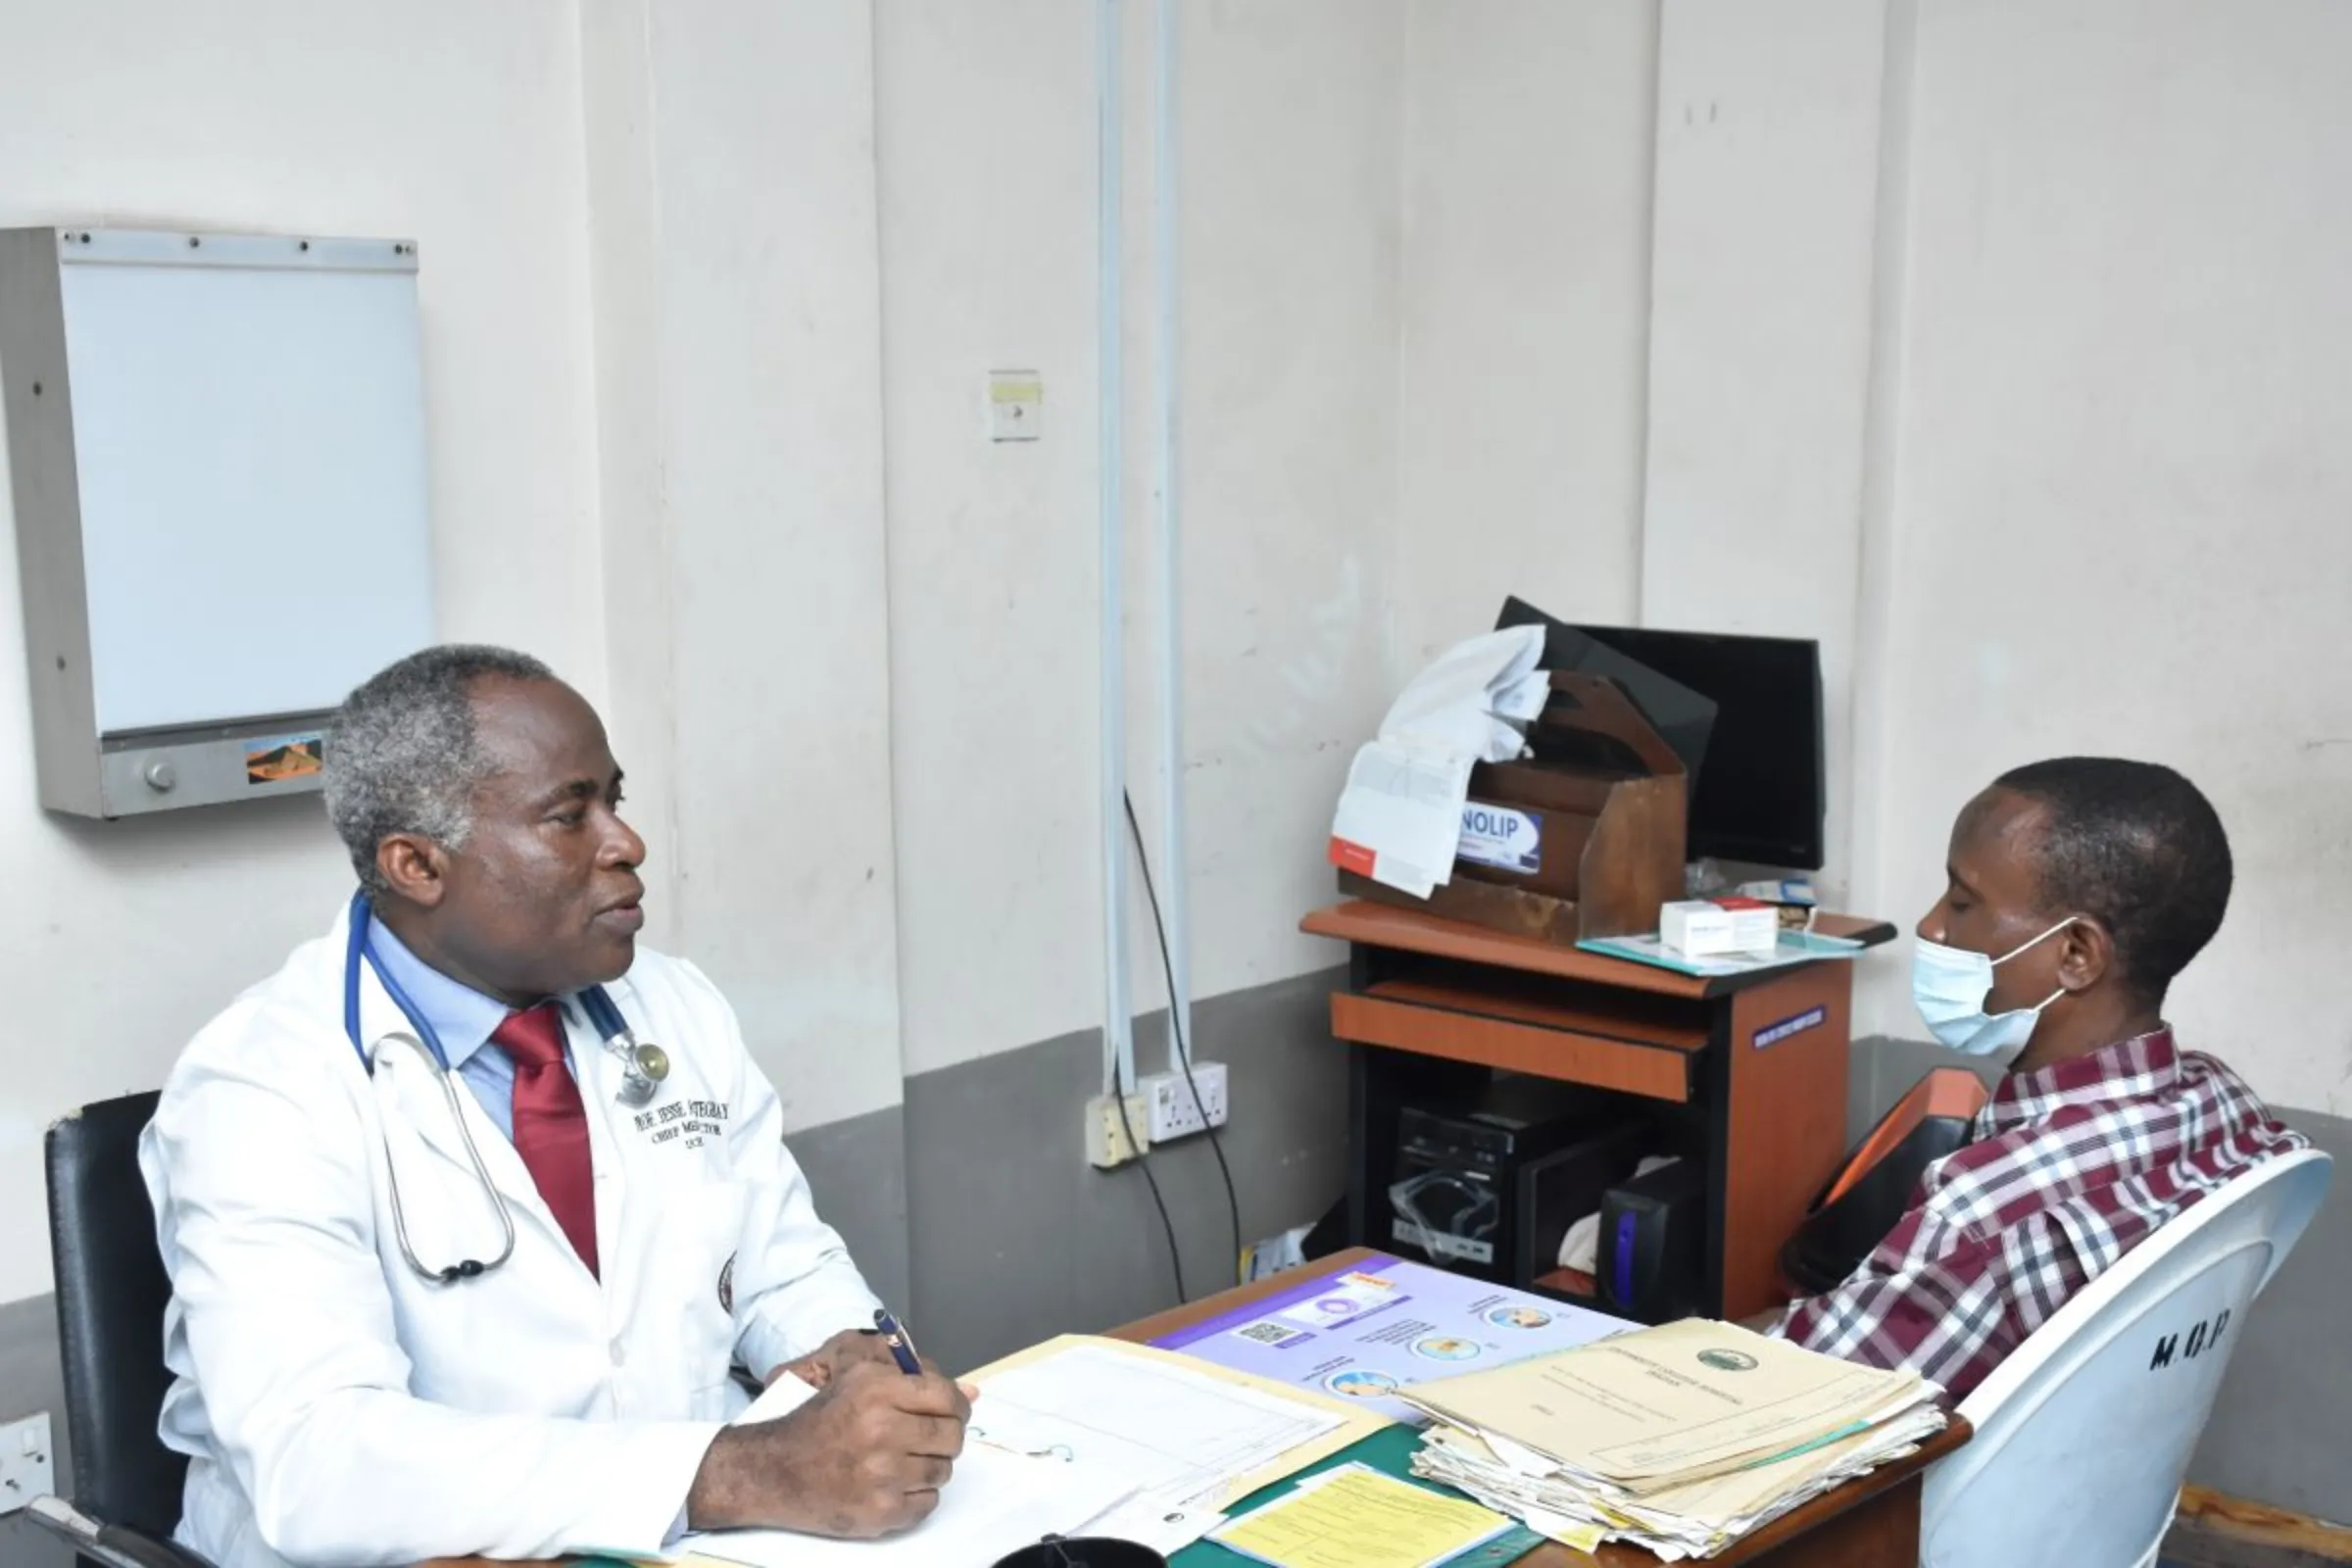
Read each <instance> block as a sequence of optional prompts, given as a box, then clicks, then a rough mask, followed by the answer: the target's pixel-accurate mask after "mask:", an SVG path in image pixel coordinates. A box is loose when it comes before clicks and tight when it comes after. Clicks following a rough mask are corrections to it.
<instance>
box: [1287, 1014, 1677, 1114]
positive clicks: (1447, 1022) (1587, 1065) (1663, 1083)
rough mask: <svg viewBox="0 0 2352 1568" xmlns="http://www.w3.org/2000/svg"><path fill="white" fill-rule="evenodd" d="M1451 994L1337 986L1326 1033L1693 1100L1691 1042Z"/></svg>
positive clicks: (1650, 1095)
mask: <svg viewBox="0 0 2352 1568" xmlns="http://www.w3.org/2000/svg"><path fill="white" fill-rule="evenodd" d="M1381 992H1389V993H1391V994H1390V995H1380V994H1379V993H1381ZM1397 993H1404V995H1399V994H1397ZM1449 1000H1450V999H1446V998H1445V997H1444V995H1443V994H1442V993H1441V992H1440V991H1439V990H1438V988H1436V987H1405V986H1394V987H1392V986H1381V987H1376V988H1374V993H1373V994H1369V995H1366V994H1358V993H1355V992H1349V991H1341V992H1335V993H1333V995H1332V999H1331V1032H1332V1033H1333V1034H1334V1035H1337V1036H1338V1037H1339V1038H1340V1039H1342V1040H1349V1041H1354V1042H1356V1043H1357V1044H1359V1045H1366V1046H1384V1047H1387V1048H1388V1049H1390V1050H1392V1051H1409V1052H1412V1053H1414V1054H1417V1055H1423V1056H1444V1057H1446V1058H1447V1059H1449V1060H1452V1061H1468V1062H1476V1063H1478V1064H1480V1065H1482V1066H1487V1067H1499V1068H1503V1069H1505V1070H1507V1071H1511V1072H1525V1073H1535V1074H1538V1075H1540V1076H1542V1077H1545V1078H1559V1079H1564V1080H1566V1081H1567V1082H1569V1083H1578V1084H1588V1085H1591V1086H1592V1087H1593V1088H1595V1089H1613V1090H1617V1091H1619V1092H1620V1093H1623V1094H1629V1095H1642V1096H1644V1097H1646V1098H1648V1099H1651V1100H1666V1101H1672V1102H1673V1103H1676V1104H1682V1103H1687V1102H1688V1101H1689V1100H1690V1099H1691V1055H1692V1048H1691V1046H1689V1045H1687V1044H1683V1043H1680V1042H1678V1043H1675V1044H1666V1043H1663V1042H1657V1041H1637V1040H1615V1039H1611V1038H1609V1037H1608V1036H1606V1035H1599V1034H1593V1033H1590V1032H1588V1031H1586V1030H1581V1029H1563V1028H1556V1027H1550V1026H1546V1025H1544V1024H1541V1023H1533V1022H1523V1021H1519V1020H1517V1019H1513V1018H1504V1017H1495V1016H1493V1015H1492V1014H1487V1013H1482V1012H1480V1011H1478V1010H1476V1007H1475V1002H1474V999H1471V998H1467V997H1465V998H1463V999H1461V1004H1460V1005H1449ZM1519 1010H1524V1009H1519Z"/></svg>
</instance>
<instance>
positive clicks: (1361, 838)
mask: <svg viewBox="0 0 2352 1568" xmlns="http://www.w3.org/2000/svg"><path fill="white" fill-rule="evenodd" d="M1543 653H1544V631H1543V628H1542V627H1540V626H1514V627H1512V628H1510V629H1509V630H1506V631H1495V632H1488V633H1487V634H1486V635H1484V636H1481V637H1473V638H1471V639H1470V640H1469V641H1467V642H1464V643H1459V644H1456V645H1455V646H1454V647H1452V648H1449V649H1447V650H1446V652H1445V653H1444V654H1442V655H1440V656H1439V658H1438V659H1437V661H1436V662H1433V663H1432V664H1431V665H1430V666H1429V667H1428V668H1427V669H1425V670H1423V671H1422V672H1421V673H1420V674H1419V675H1416V676H1415V677H1413V680H1412V682H1411V683H1410V684H1409V685H1407V686H1406V687H1405V689H1404V690H1403V691H1402V692H1401V693H1399V694H1398V696H1397V701H1396V702H1395V703H1394V704H1393V705H1391V707H1390V709H1389V711H1388V713H1387V715H1386V716H1385V717H1383V718H1382V719H1381V721H1380V733H1379V735H1378V737H1377V738H1376V739H1374V740H1373V741H1372V742H1370V743H1369V744H1368V745H1366V746H1364V747H1363V748H1361V749H1360V750H1359V751H1357V753H1356V754H1355V760H1354V762H1353V763H1352V764H1351V765H1350V766H1349V768H1348V786H1347V788H1346V789H1345V790H1344V791H1343V792H1342V793H1341V795H1340V801H1339V806H1338V808H1337V809H1336V810H1335V811H1334V812H1333V814H1332V825H1331V836H1332V839H1333V841H1334V843H1335V845H1336V846H1339V847H1341V850H1342V853H1345V854H1346V855H1347V856H1348V859H1344V860H1343V861H1342V862H1341V863H1343V864H1351V863H1357V862H1361V863H1362V864H1363V865H1364V866H1365V867H1366V868H1367V873H1368V874H1369V875H1370V876H1371V877H1372V878H1373V880H1375V881H1378V882H1382V883H1385V884H1387V885H1388V886H1390V887H1393V888H1397V889H1398V890H1400V891H1402V892H1405V893H1409V894H1411V895H1413V896H1414V897H1415V898H1427V897H1429V895H1430V893H1431V891H1432V890H1433V889H1435V888H1437V887H1440V886H1443V885H1444V884H1446V883H1447V882H1449V881H1451V880H1452V879H1453V860H1454V855H1455V852H1456V851H1457V850H1458V849H1459V847H1460V844H1461V835H1462V803H1463V800H1464V799H1465V798H1466V797H1467V795H1468V794H1469V789H1470V769H1471V767H1472V765H1473V764H1475V763H1478V762H1500V761H1507V760H1510V759H1512V758H1515V757H1518V756H1519V755H1520V754H1521V752H1522V751H1523V750H1524V749H1525V746H1526V742H1525V739H1524V738H1523V737H1522V735H1521V734H1520V727H1521V726H1522V725H1524V724H1525V723H1526V722H1527V721H1528V720H1529V719H1531V718H1533V717H1535V716H1536V714H1537V713H1539V712H1541V711H1543V708H1544V700H1545V698H1546V696H1547V695H1548V693H1549V691H1550V677H1549V676H1548V675H1546V674H1545V673H1544V671H1542V670H1540V669H1537V668H1536V661H1537V660H1539V659H1540V658H1542V657H1543Z"/></svg>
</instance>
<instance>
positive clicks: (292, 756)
mask: <svg viewBox="0 0 2352 1568" xmlns="http://www.w3.org/2000/svg"><path fill="white" fill-rule="evenodd" d="M325 766H326V737H324V736H323V735H284V736H280V737H278V738H277V739H275V740H267V741H255V742H253V743H251V744H250V745H249V746H247V747H246V749H245V782H246V783H247V784H249V785H252V784H283V783H284V782H285V781H286V780H287V779H290V778H304V777H307V776H309V775H310V774H313V773H317V772H319V771H321V770H322V769H324V768H325Z"/></svg>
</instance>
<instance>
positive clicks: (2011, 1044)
mask: <svg viewBox="0 0 2352 1568" xmlns="http://www.w3.org/2000/svg"><path fill="white" fill-rule="evenodd" d="M2079 918H2080V916H2078V915H2072V914H2070V915H2068V916H2067V917H2066V918H2065V919H2063V920H2061V921H2059V922H2058V923H2057V924H2056V925H2054V926H2052V927H2050V928H2049V929H2048V930H2047V931H2044V932H2043V933H2042V934H2041V935H2039V936H2037V937H2035V938H2034V940H2033V941H2031V942H2028V943H2026V944H2024V945H2023V946H2020V947H2015V948H2012V949H2010V950H2009V951H2008V952H2007V953H2004V954H2002V955H2001V956H1999V957H1997V958H1989V957H1986V956H1985V955H1984V954H1982V953H1970V952H1968V951H1966V950H1965V949H1962V948H1947V947H1945V946H1944V945H1943V944H1942V943H1940V942H1930V941H1929V940H1928V939H1927V938H1926V937H1921V938H1920V939H1919V947H1918V951H1917V953H1916V954H1914V955H1913V956H1912V959H1911V1000H1912V1001H1913V1002H1916V1003H1917V1004H1919V1015H1920V1016H1921V1017H1922V1018H1925V1019H1926V1020H1927V1021H1928V1032H1929V1033H1931V1034H1933V1035H1934V1036H1935V1037H1936V1039H1937V1040H1938V1041H1940V1042H1942V1043H1943V1044H1944V1045H1945V1046H1947V1047H1949V1048H1950V1049H1952V1050H1954V1051H1965V1052H1967V1053H1968V1054H1970V1055H1972V1056H2004V1057H2005V1056H2014V1055H2016V1054H2018V1053H2019V1052H2021V1051H2023V1050H2025V1049H2026V1042H2027V1041H2029V1040H2031V1039H2033V1038H2034V1025H2035V1024H2036V1023H2038V1022H2040V1021H2041V1012H2042V1008H2043V1007H2047V1006H2048V1005H2050V1004H2051V1003H2053V1002H2056V1001H2057V1000H2058V999H2059V998H2060V997H2063V996H2065V995H2066V988H2065V987H2064V986H2061V987H2059V988H2058V989H2057V990H2056V991H2053V992H2051V993H2050V995H2049V996H2048V997H2046V998H2044V999H2043V1001H2042V1003H2041V1005H2040V1006H2034V1007H2019V1008H2017V1009H2016V1010H2015V1011H2012V1012H2002V1013H1988V1012H1986V1011H1985V1002H1986V1001H1987V1000H1989V999H1990V998H1991V996H1992V971H1993V969H1994V967H1995V966H1996V965H1999V964H2004V963H2007V962H2008V961H2009V960H2010V959H2011V958H2014V957H2016V956H2018V955H2019V954H2021V953H2024V952H2025V951H2027V949H2029V948H2035V947H2039V946H2040V945H2041V944H2042V943H2044V942H2047V941H2049V940H2050V938H2052V937H2054V936H2056V935H2057V934H2058V933H2059V932H2061V931H2063V930H2065V929H2066V928H2067V927H2068V926H2070V925H2073V924H2074V923H2075V921H2076V920H2077V919H2079Z"/></svg>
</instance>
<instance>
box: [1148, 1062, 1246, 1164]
mask: <svg viewBox="0 0 2352 1568" xmlns="http://www.w3.org/2000/svg"><path fill="white" fill-rule="evenodd" d="M1195 1084H1198V1085H1199V1086H1200V1088H1201V1098H1200V1101H1199V1103H1195V1102H1194V1099H1193V1086H1194V1085H1195ZM1135 1087H1136V1090H1137V1092H1138V1093H1139V1094H1141V1095H1142V1096H1143V1097H1144V1101H1145V1103H1147V1104H1149V1105H1150V1106H1151V1108H1152V1117H1151V1122H1152V1125H1151V1130H1150V1131H1149V1132H1147V1133H1146V1134H1145V1136H1146V1137H1147V1138H1149V1139H1151V1140H1152V1142H1153V1143H1155V1144H1164V1143H1169V1142H1171V1141H1173V1140H1175V1139H1178V1138H1186V1137H1190V1136H1191V1135H1192V1134H1194V1133H1197V1132H1201V1131H1202V1130H1204V1129H1206V1128H1210V1127H1222V1126H1224V1125H1225V1115H1226V1111H1227V1109H1228V1108H1229V1107H1228V1106H1227V1104H1226V1100H1225V1064H1224V1063H1223V1062H1221V1061H1196V1062H1194V1063H1193V1079H1192V1083H1187V1082H1185V1078H1184V1074H1183V1073H1182V1072H1181V1071H1178V1072H1155V1073H1152V1074H1151V1075H1150V1076H1149V1077H1146V1078H1143V1079H1141V1080H1139V1081H1138V1082H1137V1084H1136V1086H1135Z"/></svg>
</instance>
